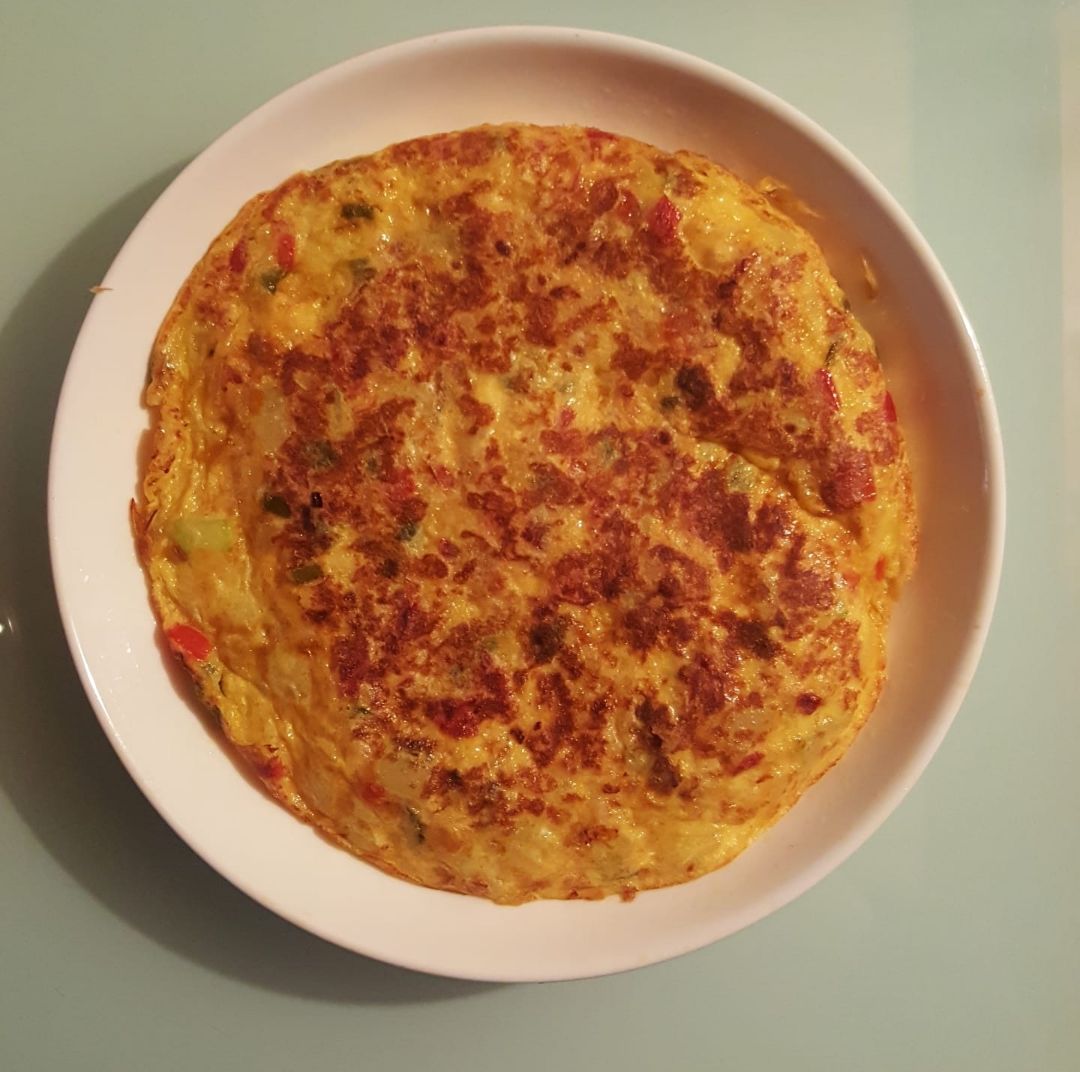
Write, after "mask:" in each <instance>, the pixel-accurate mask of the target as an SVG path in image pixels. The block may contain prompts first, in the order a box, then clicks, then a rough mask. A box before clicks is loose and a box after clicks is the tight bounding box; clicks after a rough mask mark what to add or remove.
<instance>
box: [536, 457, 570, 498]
mask: <svg viewBox="0 0 1080 1072" xmlns="http://www.w3.org/2000/svg"><path fill="white" fill-rule="evenodd" d="M529 471H530V473H531V474H532V475H531V479H530V485H531V486H530V489H529V499H530V503H531V504H532V505H536V504H538V503H547V504H548V505H550V506H563V505H565V504H566V503H569V502H572V501H573V500H574V499H576V498H579V497H580V496H579V493H578V489H577V484H576V483H575V482H574V481H573V480H571V479H570V477H568V476H567V475H566V474H565V473H564V472H562V470H561V469H558V468H556V467H555V466H554V465H552V464H551V463H550V462H533V463H532V464H531V465H530V466H529Z"/></svg>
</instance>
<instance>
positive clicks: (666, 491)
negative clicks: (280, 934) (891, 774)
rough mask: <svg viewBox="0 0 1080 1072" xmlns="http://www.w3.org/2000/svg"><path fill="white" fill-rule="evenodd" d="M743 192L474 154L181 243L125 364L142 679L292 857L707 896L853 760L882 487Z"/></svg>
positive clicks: (436, 150)
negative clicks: (280, 830)
mask: <svg viewBox="0 0 1080 1072" xmlns="http://www.w3.org/2000/svg"><path fill="white" fill-rule="evenodd" d="M767 192H768V190H766V191H765V192H761V191H759V190H757V189H755V188H753V187H751V186H749V185H748V184H747V183H745V182H743V181H742V180H741V179H739V178H738V177H737V176H735V175H734V174H732V173H731V172H730V171H728V170H726V169H725V168H723V167H722V166H720V165H719V164H717V163H714V162H712V161H709V160H706V159H704V158H703V157H701V156H698V155H695V154H693V153H688V152H679V153H674V154H671V153H666V152H663V151H660V150H659V149H656V148H654V147H652V146H648V145H645V144H643V143H641V142H638V141H635V140H633V139H630V138H627V137H623V136H619V135H615V134H611V133H608V132H605V131H599V130H594V129H591V128H580V127H537V126H528V125H522V124H508V125H503V126H486V127H479V128H475V129H472V130H465V131H460V132H454V133H449V134H440V135H435V136H431V137H425V138H419V139H414V140H412V141H408V142H404V143H401V144H399V145H394V146H390V147H389V148H387V149H385V150H383V151H381V152H378V153H375V154H374V155H371V156H365V157H358V158H356V159H352V160H346V161H338V162H335V163H331V164H328V165H327V166H325V167H323V168H320V169H318V170H316V171H312V172H309V173H302V174H299V175H295V176H293V177H292V178H290V179H288V180H287V181H285V182H284V183H282V184H281V185H280V186H278V187H277V188H276V189H274V190H273V191H270V192H268V193H264V194H260V195H258V196H256V197H255V198H253V199H252V200H251V201H250V202H249V203H248V204H247V205H245V206H243V207H242V208H241V210H240V212H239V214H238V215H237V217H236V218H235V219H234V220H233V221H232V223H230V224H229V226H228V227H227V228H226V229H225V230H224V231H223V232H222V234H221V235H220V236H218V237H217V238H216V239H215V240H214V242H213V243H212V244H211V246H210V248H209V249H208V251H207V253H206V254H205V256H204V257H203V258H202V260H201V261H200V262H199V264H198V265H196V266H195V268H194V269H193V271H192V273H191V275H190V277H189V278H188V280H187V281H186V283H185V284H184V286H183V288H182V289H181V291H180V293H179V295H178V296H177V298H176V301H175V302H174V304H173V306H172V308H171V309H170V310H169V311H168V313H167V316H166V318H165V321H164V323H163V325H162V327H161V330H160V332H159V335H158V337H157V340H156V343H155V345H154V349H153V354H152V357H151V375H150V380H149V385H148V387H147V391H146V404H147V406H148V408H149V411H150V414H151V422H152V449H151V451H150V455H149V461H148V463H147V465H146V468H145V472H144V479H143V483H142V487H141V492H140V495H139V498H138V501H137V502H136V504H135V506H134V512H133V518H134V522H135V531H136V537H137V542H138V549H139V553H140V557H141V560H142V562H143V564H144V566H145V569H146V572H147V576H148V580H149V586H150V593H151V598H152V602H153V605H154V608H155V611H156V613H157V616H158V618H159V620H160V623H161V626H162V628H163V630H164V632H165V635H166V637H167V638H168V641H169V643H170V645H171V647H172V649H173V651H174V652H175V653H176V655H177V656H178V658H180V659H181V661H182V662H183V663H184V665H185V666H186V667H187V669H188V670H189V672H190V674H191V676H192V678H193V679H194V681H195V683H196V686H197V689H198V691H199V694H200V696H201V697H202V699H203V701H204V702H205V704H206V705H207V706H208V707H209V708H210V709H211V710H213V711H214V712H215V714H216V716H217V718H218V719H219V721H220V724H221V728H222V731H223V734H224V737H225V738H226V739H227V741H228V742H230V744H231V746H232V747H234V748H235V749H236V750H237V753H238V754H239V755H240V756H242V757H243V758H244V760H245V761H246V762H247V763H249V764H250V766H251V768H252V769H253V770H254V772H255V773H256V774H257V775H258V776H259V778H260V779H261V780H262V782H263V784H264V785H265V786H266V788H267V789H268V791H269V792H270V793H272V794H273V796H274V797H275V798H276V799H277V800H278V801H280V802H281V803H282V804H283V805H284V806H285V807H287V808H289V809H290V810H291V811H292V812H293V813H294V814H296V815H297V816H298V817H299V818H300V819H302V820H304V821H306V822H308V823H311V824H312V825H313V826H315V827H316V828H317V829H318V830H320V831H321V832H322V833H323V834H324V835H326V836H327V837H329V838H331V839H332V840H334V841H335V842H337V843H338V844H340V845H341V846H342V847H343V848H344V849H347V850H348V851H351V852H353V853H354V854H356V855H357V856H358V857H360V858H361V859H362V860H364V861H366V862H367V863H369V864H371V865H374V866H376V867H379V868H382V869H383V870H385V871H387V872H389V873H391V874H393V875H396V876H399V877H401V878H403V879H407V880H409V881H412V882H416V883H420V884H423V885H426V886H431V887H436V888H439V889H445V890H452V891H457V892H460V893H465V894H472V895H476V896H481V897H486V898H489V899H491V900H494V901H498V902H502V903H520V902H522V901H526V900H530V899H535V898H578V897H583V898H597V897H603V896H607V895H611V894H619V895H621V896H623V897H631V896H633V895H635V894H636V893H637V892H638V891H641V890H646V889H650V888H654V887H659V886H666V885H671V884H674V883H679V882H684V881H687V880H690V879H693V878H695V877H696V876H699V875H702V874H705V873H707V872H709V871H711V870H714V869H715V868H717V867H720V866H722V865H723V864H725V863H727V862H729V861H730V860H732V859H734V858H735V857H736V856H737V855H738V854H739V853H741V852H742V851H743V850H744V849H745V848H746V847H747V846H748V845H749V844H750V843H751V842H752V841H753V840H754V838H756V837H757V836H759V835H760V834H761V833H762V832H763V831H764V830H766V829H767V828H768V827H770V826H771V825H772V824H773V823H775V822H776V821H777V820H778V819H780V817H781V816H782V815H783V814H784V813H785V812H786V811H787V810H788V809H789V808H791V807H792V806H793V805H794V804H795V802H796V801H797V800H798V799H799V797H800V796H801V795H802V793H803V792H805V791H806V790H807V789H808V788H809V787H810V786H811V785H812V784H813V783H814V782H815V781H816V780H817V779H818V778H820V777H821V776H822V775H823V774H824V773H825V772H826V771H827V770H828V768H829V767H831V766H832V765H833V764H834V763H835V762H837V761H838V760H839V759H840V758H841V757H842V756H843V754H844V752H845V751H846V750H847V749H848V748H849V747H850V745H851V743H852V741H853V740H854V739H855V736H856V734H857V733H858V731H859V729H860V728H861V727H862V725H863V724H864V723H865V721H866V719H867V717H868V716H869V715H870V713H871V711H872V709H873V707H874V705H875V703H876V701H877V698H878V695H879V693H880V690H881V688H882V685H883V682H884V678H885V655H886V650H885V641H886V632H887V626H888V620H889V616H890V613H891V611H892V608H893V606H894V604H895V601H896V599H897V598H898V596H899V593H900V589H901V587H902V586H903V584H904V582H905V581H906V580H907V578H908V577H909V575H910V573H911V571H912V569H913V567H914V561H915V555H916V545H917V522H916V513H915V502H914V495H913V490H912V483H911V473H910V467H909V464H908V460H907V455H906V452H905V447H904V441H903V436H902V433H901V427H900V424H899V422H898V420H897V414H896V408H895V406H894V404H893V402H892V399H891V396H890V395H889V393H888V390H887V387H886V383H885V377H884V374H883V372H882V369H881V366H880V363H879V361H878V357H877V354H876V352H875V348H874V344H873V341H872V340H871V338H870V337H869V336H868V334H867V333H866V331H865V330H864V329H863V328H862V327H861V326H860V324H859V323H858V321H857V320H856V319H855V317H854V315H853V314H852V312H851V311H850V307H849V305H848V302H847V301H846V299H845V297H844V295H843V293H842V292H841V290H840V287H839V286H838V284H837V283H836V281H835V279H834V278H833V276H832V275H831V273H830V271H829V268H828V265H827V264H826V262H825V259H824V257H823V255H822V253H821V250H820V249H819V248H818V246H817V245H816V243H815V242H814V240H813V239H812V238H811V237H810V235H809V234H808V233H807V232H806V231H805V230H803V229H802V228H801V227H800V226H798V225H797V224H796V223H795V222H793V220H792V219H791V218H790V217H789V216H788V215H786V214H785V213H784V212H783V211H781V209H780V208H779V207H778V206H777V204H775V203H774V202H775V201H776V199H775V198H773V199H771V200H770V198H769V197H767V196H766V193H767ZM358 866H360V865H359V864H358Z"/></svg>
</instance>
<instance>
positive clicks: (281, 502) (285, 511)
mask: <svg viewBox="0 0 1080 1072" xmlns="http://www.w3.org/2000/svg"><path fill="white" fill-rule="evenodd" d="M262 505H263V509H264V510H265V511H266V512H267V513H268V514H275V515H276V516H277V517H291V516H292V510H291V509H290V508H289V504H288V503H287V502H286V501H285V499H284V497H282V496H281V495H272V494H270V493H269V492H268V493H267V494H266V495H264V496H263V501H262Z"/></svg>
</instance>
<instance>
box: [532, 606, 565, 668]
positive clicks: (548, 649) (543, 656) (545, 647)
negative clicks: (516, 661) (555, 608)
mask: <svg viewBox="0 0 1080 1072" xmlns="http://www.w3.org/2000/svg"><path fill="white" fill-rule="evenodd" d="M568 624H569V623H568V622H567V619H566V618H563V617H560V616H558V615H556V616H552V617H544V618H542V619H541V620H540V621H538V622H537V623H536V624H535V625H533V626H532V628H531V629H530V630H529V650H530V652H531V653H532V657H533V660H534V662H535V663H536V664H537V665H542V664H544V663H549V662H551V660H552V659H554V658H555V656H556V655H558V654H559V652H560V650H561V649H562V646H563V640H564V638H565V637H566V629H567V625H568Z"/></svg>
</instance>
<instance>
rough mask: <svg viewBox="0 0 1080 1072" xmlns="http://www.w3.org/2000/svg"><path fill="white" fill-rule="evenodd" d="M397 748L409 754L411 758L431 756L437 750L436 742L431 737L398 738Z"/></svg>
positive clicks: (395, 740) (396, 741) (396, 740)
mask: <svg viewBox="0 0 1080 1072" xmlns="http://www.w3.org/2000/svg"><path fill="white" fill-rule="evenodd" d="M394 744H395V746H396V747H397V748H398V749H399V750H400V751H402V752H408V753H409V755H411V756H426V755H431V753H432V752H434V750H435V742H434V741H433V740H432V739H431V738H430V737H396V738H395V739H394Z"/></svg>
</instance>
